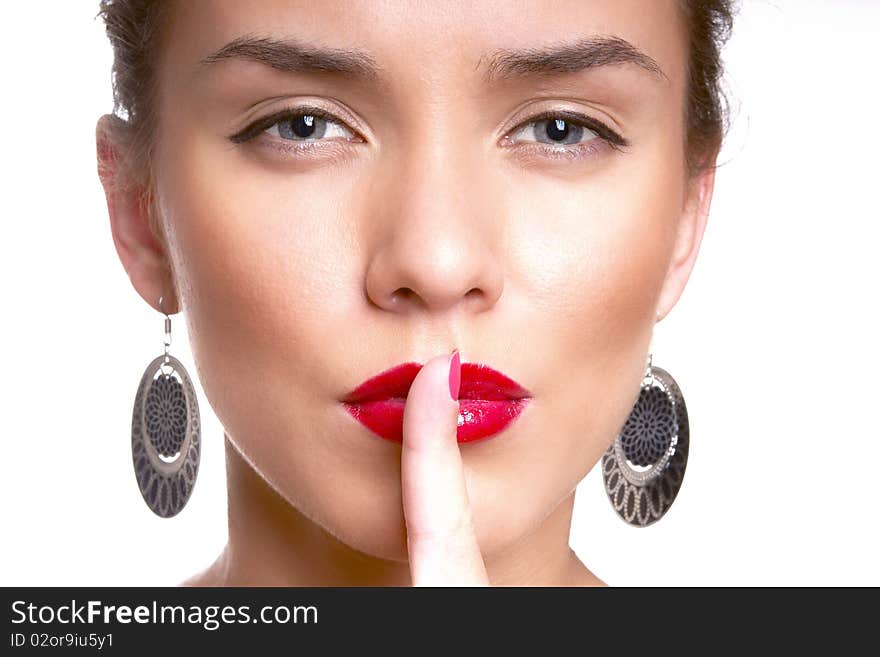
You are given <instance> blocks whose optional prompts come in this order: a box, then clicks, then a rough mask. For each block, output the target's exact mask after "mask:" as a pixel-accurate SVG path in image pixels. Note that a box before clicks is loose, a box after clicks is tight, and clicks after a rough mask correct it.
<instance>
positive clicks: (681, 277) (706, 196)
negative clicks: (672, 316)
mask: <svg viewBox="0 0 880 657" xmlns="http://www.w3.org/2000/svg"><path fill="white" fill-rule="evenodd" d="M712 161H713V162H714V159H713V160H712ZM714 189H715V168H714V166H710V167H709V168H708V169H707V170H706V171H704V172H702V173H700V174H698V176H697V177H696V178H695V179H694V180H692V181H690V183H689V185H688V188H687V191H686V194H685V202H684V204H683V208H682V214H681V217H680V218H679V222H678V230H677V235H676V238H675V247H674V249H673V253H672V259H671V260H670V262H669V269H668V270H667V271H666V279H665V280H664V281H663V287H662V289H661V291H660V299H659V301H658V304H657V321H660V320H661V319H662V318H663V317H665V316H666V315H667V314H668V313H669V311H670V310H672V308H673V307H674V306H675V304H676V303H678V300H679V298H680V297H681V293H682V292H683V291H684V287H685V284H686V283H687V281H688V279H689V278H690V275H691V272H692V271H693V268H694V263H695V262H696V259H697V253H698V252H699V250H700V244H701V243H702V240H703V233H704V232H705V230H706V221H707V220H708V218H709V208H710V206H711V204H712V194H713V192H714Z"/></svg>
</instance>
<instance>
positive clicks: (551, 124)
mask: <svg viewBox="0 0 880 657" xmlns="http://www.w3.org/2000/svg"><path fill="white" fill-rule="evenodd" d="M568 132H569V127H568V123H567V122H566V121H564V120H563V119H555V120H553V121H548V122H547V136H548V137H550V139H557V140H562V139H565V138H566V137H567V136H568Z"/></svg>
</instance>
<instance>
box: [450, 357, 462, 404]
mask: <svg viewBox="0 0 880 657" xmlns="http://www.w3.org/2000/svg"><path fill="white" fill-rule="evenodd" d="M460 387H461V359H460V358H459V356H458V349H456V350H455V351H454V352H452V358H451V359H450V361H449V394H450V395H451V396H452V400H453V401H458V390H459V388H460Z"/></svg>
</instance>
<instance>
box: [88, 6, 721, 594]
mask: <svg viewBox="0 0 880 657" xmlns="http://www.w3.org/2000/svg"><path fill="white" fill-rule="evenodd" d="M101 12H102V16H103V18H104V20H105V21H106V24H107V31H108V35H109V37H110V39H111V43H112V44H113V47H114V53H115V61H114V92H115V100H116V110H117V112H116V114H113V115H105V116H102V117H101V118H100V119H99V121H98V125H97V150H98V160H99V173H100V175H101V180H102V182H103V184H104V187H105V191H106V194H107V203H108V209H109V214H110V219H111V228H112V233H113V238H114V243H115V245H116V248H117V250H118V253H119V257H120V258H121V260H122V263H123V265H124V266H125V268H126V271H127V272H128V274H129V276H130V278H131V281H132V284H133V285H134V287H135V289H136V290H137V291H138V293H139V294H140V295H141V296H142V297H143V298H144V300H145V301H147V303H149V304H150V305H152V306H153V307H154V308H156V310H158V311H160V312H164V313H167V314H169V315H171V314H174V313H177V312H179V311H182V310H185V311H186V313H185V317H186V320H187V322H188V329H189V335H190V337H191V339H192V349H193V357H194V360H195V366H196V368H197V372H198V376H199V379H200V381H201V384H202V386H203V389H204V392H205V395H206V396H207V398H208V400H209V402H210V405H211V408H212V409H213V411H214V412H215V413H216V415H217V417H218V418H219V420H220V422H221V423H222V425H223V427H224V443H225V451H226V463H227V484H228V504H229V508H228V517H229V540H228V544H227V546H226V547H225V549H224V550H223V552H222V553H221V554H220V555H219V556H218V557H217V559H216V560H215V561H214V562H213V564H211V565H210V566H209V567H207V568H206V569H205V570H204V571H203V572H201V573H199V574H196V575H194V576H193V577H191V578H190V579H188V580H187V581H186V582H185V584H191V585H306V586H307V585H321V586H328V585H329V586H332V585H411V584H412V585H424V584H465V585H484V584H492V585H542V586H553V585H603V584H604V582H602V581H601V580H600V579H599V578H598V577H597V576H596V575H594V574H593V573H592V572H591V571H590V570H589V569H588V568H587V566H586V565H584V564H583V563H582V562H581V561H580V559H579V558H578V556H577V555H576V554H575V553H574V551H573V550H572V549H571V548H570V547H569V545H568V536H569V529H570V525H571V514H572V508H573V504H574V493H575V488H576V486H577V484H578V482H579V481H580V480H581V479H582V478H583V477H584V476H585V475H586V474H587V473H588V472H589V471H590V470H591V468H593V467H594V466H595V465H596V463H597V462H598V461H599V459H600V457H602V455H603V454H605V453H606V451H608V450H609V446H611V445H612V443H613V442H614V441H615V438H616V437H617V436H618V434H619V433H620V432H621V427H622V426H624V423H625V422H626V421H627V419H628V417H629V416H630V412H631V411H632V410H633V408H634V404H635V403H636V401H637V400H638V399H640V390H642V385H641V384H642V382H643V375H644V374H645V373H646V360H647V358H648V352H649V347H650V341H651V334H652V329H653V326H654V324H655V322H657V321H659V320H660V319H662V318H663V317H664V316H665V315H666V314H667V313H668V312H669V311H670V310H671V308H672V307H673V306H674V305H675V303H676V302H677V300H678V299H679V297H680V295H681V293H682V290H683V288H684V286H685V284H686V282H687V280H688V277H689V275H690V272H691V270H692V268H693V266H694V261H695V258H696V256H697V252H698V249H699V246H700V241H701V238H702V235H703V230H704V228H705V224H706V220H707V216H708V213H709V207H710V202H711V197H712V190H713V186H714V166H715V160H716V157H717V154H718V151H719V149H720V145H721V141H722V136H723V132H724V131H723V128H724V112H723V105H722V102H721V101H722V97H721V93H720V90H719V87H718V85H719V77H720V73H721V70H720V61H719V48H720V46H721V44H722V42H723V41H724V39H725V38H726V36H727V34H728V32H729V28H730V20H731V7H730V2H726V1H724V0H714V1H705V2H699V1H697V0H691V1H684V0H681V1H673V0H668V1H666V2H654V1H653V0H652V1H651V2H646V1H643V0H642V1H640V0H632V1H628V2H620V0H591V1H589V2H584V1H583V0H570V1H569V2H562V3H561V2H558V1H557V0H554V1H553V2H550V1H549V0H546V1H542V0H530V1H529V2H518V3H515V5H513V4H511V3H505V2H499V1H490V0H486V1H482V2H478V3H470V2H468V3H449V2H443V3H428V4H427V5H426V3H421V2H419V3H417V2H408V1H406V0H401V1H400V2H392V3H360V2H344V1H339V2H325V3H319V4H315V3H305V2H296V1H293V0H263V1H261V2H259V3H209V2H186V3H184V2H149V1H146V0H105V1H104V2H103V3H102V5H101ZM160 299H161V300H162V301H161V304H160ZM180 368H182V365H181V366H180ZM180 368H178V369H180ZM166 374H167V372H166ZM153 376H154V374H153V373H152V372H150V373H149V375H147V374H145V381H146V380H148V379H149V380H152V379H153ZM178 376H180V375H179V374H178ZM159 378H160V377H159ZM171 378H172V379H174V377H171ZM180 380H185V379H183V378H181V379H180ZM157 389H158V388H157ZM139 402H140V403H141V404H143V403H144V402H143V399H139ZM156 408H158V406H156V405H155V404H154V410H155V409H156ZM187 412H188V413H189V415H187ZM195 412H196V410H195V409H194V408H189V410H188V411H187V410H186V409H184V410H183V411H180V416H179V417H180V418H184V417H190V418H192V417H193V413H195ZM136 417H137V409H136ZM157 422H158V420H157ZM157 426H158V425H157ZM169 426H171V425H169ZM180 426H181V427H183V420H181V425H180ZM187 426H188V427H190V429H191V428H192V427H191V426H190V425H187ZM196 429H197V427H196ZM181 431H182V430H181ZM139 440H140V438H139ZM151 440H153V438H151ZM180 440H181V441H182V440H183V433H181V436H180ZM193 440H195V439H193ZM148 442H149V441H146V443H148ZM146 443H145V444H146ZM156 444H158V443H156ZM187 444H189V443H187ZM193 444H194V443H193ZM183 445H184V443H181V442H180V441H178V443H176V444H174V445H171V446H170V447H169V449H170V452H174V451H175V450H176V451H177V452H182V451H185V450H184V447H183ZM212 447H214V443H213V442H212V441H210V440H209V441H208V449H211V448H212ZM150 449H151V448H150ZM170 452H169V453H170ZM139 458H140V460H138V459H139ZM154 460H155V456H154ZM146 462H147V461H146V457H144V456H143V455H142V454H141V455H140V456H139V455H138V454H137V453H136V454H135V465H136V467H138V463H146ZM195 465H196V466H197V461H196V462H195ZM144 467H146V466H144ZM157 467H166V466H157ZM193 469H194V468H193ZM191 474H192V476H193V477H194V473H191ZM138 476H139V477H140V476H141V473H139V475H138ZM152 481H153V480H152V479H150V478H145V479H143V480H140V479H139V483H141V485H142V488H145V487H146V488H149V487H150V486H151V485H152V484H151V482H152ZM188 481H190V482H191V481H192V479H190V480H188ZM172 492H173V493H174V495H175V500H176V502H177V505H176V507H175V509H174V511H173V512H176V511H177V510H179V506H181V503H185V499H186V496H188V494H189V489H186V490H184V487H183V485H181V488H180V490H177V489H174V490H173V491H172ZM156 495H157V494H156V492H155V486H154V485H153V493H152V497H151V498H149V499H152V500H154V501H155V499H156ZM162 495H165V493H164V492H163V493H162ZM672 495H673V497H674V492H673V493H672ZM145 499H148V494H147V492H145ZM149 499H148V503H149ZM166 515H167V514H166Z"/></svg>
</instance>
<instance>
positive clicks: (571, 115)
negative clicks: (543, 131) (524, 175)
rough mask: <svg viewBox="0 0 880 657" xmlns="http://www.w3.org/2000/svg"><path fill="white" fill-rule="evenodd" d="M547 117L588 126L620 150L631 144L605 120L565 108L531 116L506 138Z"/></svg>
mask: <svg viewBox="0 0 880 657" xmlns="http://www.w3.org/2000/svg"><path fill="white" fill-rule="evenodd" d="M545 119H563V120H564V121H569V122H571V123H575V124H577V125H580V126H583V127H585V128H588V129H589V130H592V131H593V132H595V133H596V134H597V135H598V136H599V138H600V139H603V140H605V141H606V142H608V145H609V146H611V147H612V148H616V149H618V150H620V149H623V148H626V147H628V146H629V145H630V143H629V140H627V139H626V138H624V137H622V136H621V135H619V134H618V133H617V132H616V131H614V130H612V129H611V128H609V127H608V126H607V125H606V124H605V123H604V122H602V121H599V120H598V119H594V118H593V117H591V116H587V115H586V114H581V113H580V112H574V111H571V110H564V109H559V110H552V109H551V110H546V111H543V112H539V113H538V114H536V115H534V116H531V117H529V118H528V119H526V120H525V121H522V122H521V123H519V124H518V125H516V126H515V127H514V128H513V129H512V130H511V131H510V132H508V133H507V135H505V139H508V138H509V135H511V134H515V133H517V132H519V131H520V130H521V129H522V128H523V127H524V126H527V125H530V124H532V123H537V122H539V121H543V120H545Z"/></svg>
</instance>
